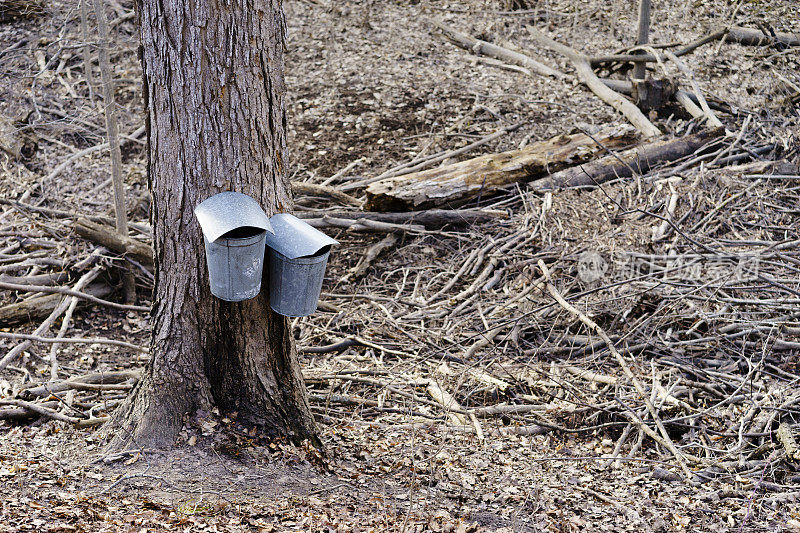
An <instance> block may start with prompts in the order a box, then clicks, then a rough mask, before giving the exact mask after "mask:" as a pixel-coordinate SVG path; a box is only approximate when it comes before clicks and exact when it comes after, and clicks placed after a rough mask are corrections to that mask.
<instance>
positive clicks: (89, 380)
mask: <svg viewBox="0 0 800 533" xmlns="http://www.w3.org/2000/svg"><path fill="white" fill-rule="evenodd" d="M140 375H141V374H140V373H139V372H138V371H132V370H120V371H116V372H98V373H96V374H86V375H83V376H75V377H74V378H70V379H66V380H64V381H59V382H56V383H48V384H46V385H38V386H36V387H31V388H29V389H24V390H22V391H20V393H19V395H20V396H21V397H23V398H28V399H30V398H36V397H47V396H50V395H51V394H57V393H59V392H64V391H66V390H70V389H74V388H76V387H80V386H82V385H118V384H120V383H125V382H127V381H131V385H134V384H135V383H136V382H137V381H138V380H139V376H140Z"/></svg>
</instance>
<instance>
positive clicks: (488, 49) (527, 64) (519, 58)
mask: <svg viewBox="0 0 800 533" xmlns="http://www.w3.org/2000/svg"><path fill="white" fill-rule="evenodd" d="M434 25H435V26H436V27H437V28H438V29H439V30H440V31H441V32H442V33H443V34H444V36H445V37H447V38H448V39H449V40H450V41H452V42H453V43H454V44H456V45H458V46H460V47H461V48H464V49H466V50H469V51H470V52H472V53H474V54H483V55H487V56H490V57H493V58H495V59H499V60H501V61H505V62H507V63H512V64H514V65H519V66H521V67H524V68H526V69H529V70H531V71H532V72H536V73H537V74H541V75H543V76H552V77H554V78H566V77H567V76H566V74H564V73H563V72H559V71H557V70H556V69H554V68H551V67H548V66H547V65H545V64H544V63H542V62H541V61H537V60H536V59H534V58H532V57H530V56H529V55H526V54H520V53H519V52H515V51H513V50H509V49H508V48H503V47H502V46H497V45H496V44H492V43H488V42H486V41H482V40H480V39H476V38H474V37H471V36H469V35H467V34H465V33H461V32H460V31H456V30H454V29H453V28H450V27H449V26H445V25H444V24H442V23H440V22H434Z"/></svg>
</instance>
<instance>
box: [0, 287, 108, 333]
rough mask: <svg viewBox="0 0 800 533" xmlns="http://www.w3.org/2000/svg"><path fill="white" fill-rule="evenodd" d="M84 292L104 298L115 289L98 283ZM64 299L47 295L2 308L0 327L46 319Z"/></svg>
mask: <svg viewBox="0 0 800 533" xmlns="http://www.w3.org/2000/svg"><path fill="white" fill-rule="evenodd" d="M83 292H85V293H86V294H90V295H92V296H94V297H96V298H104V297H106V296H108V295H110V294H111V293H112V292H113V288H112V287H110V286H109V285H107V284H105V283H97V284H93V285H89V286H88V287H87V288H86V289H84V291H83ZM62 299H63V295H61V294H46V295H44V296H34V297H33V298H28V299H27V300H23V301H21V302H17V303H13V304H9V305H6V306H3V307H0V326H7V325H11V324H18V323H21V322H30V321H33V320H38V319H41V318H45V317H46V316H48V315H49V314H50V313H52V312H53V309H55V308H56V307H57V306H58V304H59V303H61V300H62Z"/></svg>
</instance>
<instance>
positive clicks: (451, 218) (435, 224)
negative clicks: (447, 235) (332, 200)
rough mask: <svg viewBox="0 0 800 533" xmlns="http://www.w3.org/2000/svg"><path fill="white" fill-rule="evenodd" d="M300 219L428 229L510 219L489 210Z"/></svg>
mask: <svg viewBox="0 0 800 533" xmlns="http://www.w3.org/2000/svg"><path fill="white" fill-rule="evenodd" d="M295 215H297V217H298V218H303V219H314V218H320V217H321V216H328V217H334V218H347V219H353V220H361V219H367V220H373V221H375V222H388V223H389V224H421V225H423V226H425V228H427V229H435V228H441V227H443V226H465V225H469V224H477V223H479V222H488V221H491V220H497V219H498V218H508V213H506V212H505V211H498V210H494V209H493V210H487V209H427V210H425V211H407V212H399V213H376V212H372V211H328V210H325V211H324V212H319V211H300V212H297V213H295Z"/></svg>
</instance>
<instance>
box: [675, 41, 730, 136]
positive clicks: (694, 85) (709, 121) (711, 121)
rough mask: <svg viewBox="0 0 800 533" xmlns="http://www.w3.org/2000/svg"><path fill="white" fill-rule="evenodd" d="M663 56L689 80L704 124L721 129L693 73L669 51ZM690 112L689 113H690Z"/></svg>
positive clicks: (720, 124) (720, 123)
mask: <svg viewBox="0 0 800 533" xmlns="http://www.w3.org/2000/svg"><path fill="white" fill-rule="evenodd" d="M664 54H666V56H667V57H668V58H669V59H670V60H671V61H672V62H673V63H675V65H676V66H677V67H678V69H680V71H681V72H683V74H684V75H685V76H686V77H688V78H689V83H691V84H692V89H694V93H695V95H697V99H698V100H699V101H700V108H701V109H702V110H703V113H704V114H705V117H706V123H707V124H708V125H709V126H711V127H712V128H721V127H722V122H720V120H719V119H718V118H717V115H715V114H714V112H713V111H711V108H710V107H708V102H706V99H705V97H704V96H703V93H702V91H700V86H699V85H698V84H697V80H695V79H694V73H693V72H692V71H691V70H689V67H687V66H686V64H685V63H684V62H683V61H681V60H680V59H679V58H678V56H676V55H675V54H673V53H672V52H670V51H669V50H664ZM690 112H691V111H690Z"/></svg>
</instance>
